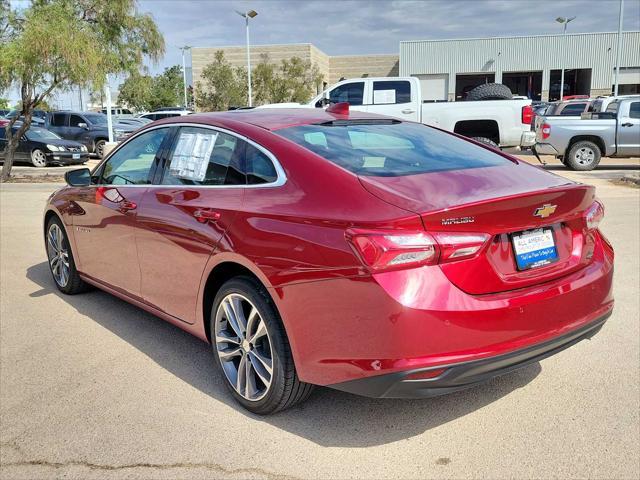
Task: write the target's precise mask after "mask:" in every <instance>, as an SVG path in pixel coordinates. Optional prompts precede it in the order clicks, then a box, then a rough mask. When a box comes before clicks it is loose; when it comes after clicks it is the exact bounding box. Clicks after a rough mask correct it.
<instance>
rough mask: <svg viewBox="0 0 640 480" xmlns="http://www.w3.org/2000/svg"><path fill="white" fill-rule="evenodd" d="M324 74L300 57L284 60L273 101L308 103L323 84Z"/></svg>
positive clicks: (276, 82)
mask: <svg viewBox="0 0 640 480" xmlns="http://www.w3.org/2000/svg"><path fill="white" fill-rule="evenodd" d="M322 78H323V77H322V74H321V73H320V71H319V70H318V67H317V66H316V65H315V64H312V63H311V62H309V61H304V60H302V59H301V58H299V57H292V58H290V59H289V60H286V59H284V60H282V62H281V64H280V69H279V72H278V76H277V79H276V81H275V84H274V86H273V94H272V96H273V101H274V102H275V103H282V102H298V103H305V102H308V101H309V100H310V99H311V97H312V96H313V95H315V93H316V89H317V86H318V85H320V84H321V83H322Z"/></svg>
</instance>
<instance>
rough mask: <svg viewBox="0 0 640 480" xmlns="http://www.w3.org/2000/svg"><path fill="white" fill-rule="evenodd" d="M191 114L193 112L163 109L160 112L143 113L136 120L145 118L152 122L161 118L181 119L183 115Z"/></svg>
mask: <svg viewBox="0 0 640 480" xmlns="http://www.w3.org/2000/svg"><path fill="white" fill-rule="evenodd" d="M192 113H193V112H192V111H191V110H184V109H182V108H164V109H161V110H154V111H153V112H148V113H143V114H141V115H138V116H137V117H136V118H146V119H149V120H151V121H152V122H153V121H155V120H160V119H161V118H170V117H181V116H184V115H191V114H192Z"/></svg>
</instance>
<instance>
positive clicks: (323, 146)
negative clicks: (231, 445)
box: [44, 104, 613, 414]
mask: <svg viewBox="0 0 640 480" xmlns="http://www.w3.org/2000/svg"><path fill="white" fill-rule="evenodd" d="M67 183H68V186H66V187H64V188H62V189H61V190H59V191H57V192H55V193H54V194H53V195H52V196H51V198H50V199H49V201H48V204H47V206H46V210H45V215H44V237H45V244H46V250H47V254H48V258H49V263H50V266H51V272H52V275H53V279H54V281H55V283H56V285H57V287H58V289H60V290H61V291H62V292H64V293H67V294H76V293H79V292H82V291H84V290H86V289H87V288H88V287H89V286H95V287H98V288H100V289H103V290H105V291H107V292H109V293H111V294H113V295H116V296H118V297H120V298H122V299H124V300H126V301H128V302H131V303H133V304H135V305H137V306H139V307H141V308H143V309H145V310H147V311H149V312H151V313H153V314H155V315H157V316H159V317H161V318H162V319H164V320H166V321H168V322H171V323H173V324H174V325H177V326H178V327H180V328H182V329H184V330H186V331H188V332H190V333H192V334H193V335H196V336H197V337H199V338H201V339H202V340H205V341H207V342H210V343H211V344H212V346H213V352H214V363H215V364H216V365H217V366H218V367H219V368H220V371H221V373H222V374H223V376H224V378H225V379H226V383H227V384H228V387H229V389H230V391H231V393H232V394H233V396H234V397H235V398H236V399H237V400H238V402H240V403H241V404H242V405H243V406H244V407H246V408H247V409H249V410H251V411H253V412H255V413H259V414H268V413H273V412H276V411H279V410H282V409H285V408H288V407H290V406H292V405H294V404H296V403H297V402H300V401H302V400H304V399H305V398H307V396H308V395H309V394H310V392H311V390H312V388H313V386H314V385H323V386H329V387H332V388H336V389H339V390H343V391H347V392H352V393H356V394H360V395H366V396H370V397H428V396H433V395H439V394H442V393H448V392H453V391H456V390H459V389H463V388H467V387H469V386H473V385H476V384H477V383H479V382H482V381H484V380H486V379H488V378H490V377H492V376H495V375H500V374H504V373H506V372H509V371H511V370H513V369H516V368H518V367H521V366H523V365H526V364H528V363H531V362H536V361H538V360H540V359H542V358H545V357H547V356H549V355H552V354H554V353H557V352H559V351H560V350H562V349H564V348H566V347H568V346H570V345H572V344H574V343H576V342H578V341H580V340H582V339H584V338H588V337H591V336H592V335H594V334H595V333H596V332H597V331H598V330H599V329H600V328H601V327H602V325H603V323H604V322H605V320H606V319H607V317H608V316H609V315H610V314H611V310H612V308H613V298H612V292H611V287H612V274H613V250H612V248H611V245H610V244H609V242H608V241H607V239H606V238H605V237H604V236H603V234H602V233H601V232H600V231H599V230H598V224H599V222H600V221H601V219H602V217H603V214H604V210H603V207H602V205H601V204H600V203H599V202H598V200H596V197H595V192H594V188H593V187H590V186H587V185H582V184H579V183H574V182H571V181H569V180H567V179H565V178H562V177H559V176H556V175H553V174H551V173H548V172H546V171H544V170H542V169H540V168H537V167H534V166H532V165H529V164H527V163H525V162H522V161H520V160H518V159H516V158H514V157H511V156H509V155H507V154H504V153H502V152H500V151H499V150H495V149H493V148H491V147H488V146H484V145H481V144H478V143H475V142H473V141H470V140H467V139H464V138H461V137H459V136H457V135H455V134H452V133H448V132H444V131H441V130H438V129H436V128H432V127H428V126H425V125H421V124H416V123H411V122H404V121H399V120H396V119H391V118H386V117H381V116H376V115H371V114H367V113H354V112H349V111H348V106H347V105H341V104H338V105H334V106H332V107H329V109H327V110H326V111H325V110H322V109H254V110H240V111H234V112H226V113H215V114H197V115H192V116H189V117H176V118H175V119H166V120H161V121H158V122H154V123H152V124H150V125H148V126H147V127H145V128H143V129H141V130H139V131H138V132H137V133H135V134H134V135H133V136H131V137H130V138H128V139H127V140H126V141H125V142H124V143H122V144H120V145H119V146H118V147H117V148H116V149H115V150H114V151H113V152H112V153H111V154H110V155H108V156H107V157H106V158H105V159H104V160H103V161H102V162H101V163H100V164H99V165H98V166H97V167H96V168H95V169H94V170H93V171H91V172H90V171H89V170H88V169H80V170H75V171H73V172H69V173H68V174H67Z"/></svg>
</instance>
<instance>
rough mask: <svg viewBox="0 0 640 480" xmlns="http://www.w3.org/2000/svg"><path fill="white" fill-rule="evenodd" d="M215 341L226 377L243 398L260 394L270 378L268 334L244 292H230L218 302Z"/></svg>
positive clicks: (269, 339) (265, 392) (269, 341)
mask: <svg viewBox="0 0 640 480" xmlns="http://www.w3.org/2000/svg"><path fill="white" fill-rule="evenodd" d="M215 342H216V351H217V353H218V358H219V359H220V364H221V365H222V369H223V371H224V373H225V376H226V377H227V380H228V381H229V383H230V384H231V386H232V387H233V388H234V389H235V391H236V392H237V393H238V394H239V395H241V396H242V397H243V398H245V399H246V400H250V401H257V400H260V399H261V398H263V397H264V396H265V395H266V394H267V392H268V391H269V388H270V386H271V381H272V379H273V353H272V352H273V348H272V344H271V337H270V336H269V332H268V330H267V325H266V323H265V322H264V320H263V318H262V316H261V315H260V312H259V311H258V309H257V308H256V306H255V305H254V304H253V303H252V302H251V301H250V300H249V299H248V298H246V297H245V296H243V295H240V294H237V293H231V294H229V295H227V296H225V297H224V298H223V299H222V301H221V302H220V304H219V306H218V309H217V311H216V318H215Z"/></svg>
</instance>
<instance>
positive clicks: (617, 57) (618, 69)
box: [613, 0, 624, 97]
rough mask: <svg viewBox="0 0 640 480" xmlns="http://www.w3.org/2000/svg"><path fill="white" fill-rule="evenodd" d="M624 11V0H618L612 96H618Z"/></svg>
mask: <svg viewBox="0 0 640 480" xmlns="http://www.w3.org/2000/svg"><path fill="white" fill-rule="evenodd" d="M623 12H624V0H620V13H619V14H618V46H617V49H616V78H615V80H614V83H613V85H614V87H613V96H614V97H617V96H618V78H619V77H620V55H621V54H622V16H623Z"/></svg>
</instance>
